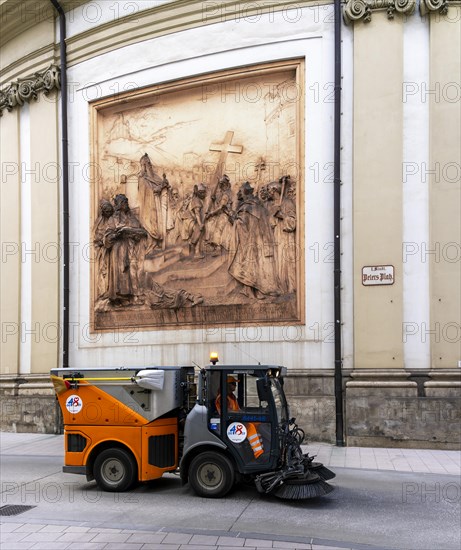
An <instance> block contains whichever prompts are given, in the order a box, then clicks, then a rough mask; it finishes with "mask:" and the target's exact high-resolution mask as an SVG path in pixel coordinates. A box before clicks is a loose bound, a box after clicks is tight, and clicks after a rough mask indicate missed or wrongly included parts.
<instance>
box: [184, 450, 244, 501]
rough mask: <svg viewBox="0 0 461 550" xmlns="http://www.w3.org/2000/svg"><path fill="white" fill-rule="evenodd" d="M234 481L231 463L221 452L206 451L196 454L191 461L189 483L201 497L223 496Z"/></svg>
mask: <svg viewBox="0 0 461 550" xmlns="http://www.w3.org/2000/svg"><path fill="white" fill-rule="evenodd" d="M234 481H235V472H234V468H233V466H232V463H231V461H230V460H229V459H228V458H227V457H225V456H224V455H222V454H219V453H215V452H213V451H208V452H205V453H201V454H199V455H197V456H196V457H195V458H194V459H193V460H192V462H191V465H190V468H189V483H190V484H191V486H192V488H193V489H194V491H195V492H196V493H197V495H199V496H201V497H206V498H220V497H223V496H225V495H227V493H228V492H229V491H230V490H231V489H232V487H233V485H234Z"/></svg>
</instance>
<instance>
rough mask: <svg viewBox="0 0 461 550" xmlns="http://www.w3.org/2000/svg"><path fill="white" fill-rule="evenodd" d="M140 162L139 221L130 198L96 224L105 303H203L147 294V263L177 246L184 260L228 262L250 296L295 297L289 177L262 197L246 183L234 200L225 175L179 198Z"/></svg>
mask: <svg viewBox="0 0 461 550" xmlns="http://www.w3.org/2000/svg"><path fill="white" fill-rule="evenodd" d="M140 164H141V171H140V173H139V178H138V197H139V204H140V207H139V217H138V216H136V215H135V214H134V213H133V211H132V210H131V209H130V207H129V204H128V199H127V197H126V196H125V195H124V194H119V195H117V196H116V197H115V198H114V199H113V203H111V202H110V201H109V200H107V199H103V200H101V202H100V214H99V217H98V218H97V220H96V223H95V226H94V246H95V250H96V266H97V268H96V269H97V272H96V279H97V289H96V298H97V301H99V303H101V302H103V303H105V304H106V305H111V306H122V305H137V304H143V303H148V304H150V305H151V307H153V308H155V307H166V308H174V309H178V308H180V307H184V306H187V305H189V306H194V305H197V304H199V303H203V297H202V296H200V295H192V294H190V293H188V292H187V291H185V290H181V291H175V290H168V289H166V288H164V287H162V286H161V285H159V284H158V283H156V282H153V281H152V282H150V283H149V288H145V283H144V280H145V278H144V273H143V269H144V268H143V262H144V259H145V258H146V257H150V258H152V257H155V256H156V255H158V254H162V253H165V251H166V250H167V249H173V248H175V249H179V250H180V251H181V252H180V256H179V257H180V259H182V260H184V259H185V258H189V259H191V260H194V261H199V260H203V259H204V258H206V257H207V256H209V255H210V256H211V257H216V256H221V257H222V256H225V258H226V260H227V269H228V273H229V275H230V277H232V278H233V280H235V281H237V282H238V285H239V287H240V292H242V293H243V294H244V295H246V296H247V297H248V298H252V297H256V298H265V297H267V296H282V295H287V294H290V293H293V292H295V291H296V206H295V187H294V184H293V182H292V181H291V179H290V176H283V177H282V178H280V179H279V180H277V181H273V182H270V183H268V184H265V185H263V186H261V187H260V189H259V191H258V192H255V189H254V188H253V187H252V186H251V185H250V183H249V182H244V183H243V184H242V185H240V187H239V189H238V192H237V194H236V197H233V194H232V190H231V188H232V186H231V181H230V179H229V177H228V176H227V175H223V176H222V177H220V178H219V179H218V181H217V183H216V185H214V186H207V185H205V184H204V183H200V184H196V185H194V188H193V191H192V192H191V193H189V194H186V195H185V196H184V197H180V194H179V192H178V189H177V188H175V187H174V186H171V185H170V183H169V181H168V179H167V178H166V175H165V174H163V175H162V176H159V175H158V174H157V173H156V172H155V170H154V168H153V166H152V164H151V161H150V159H149V157H148V155H147V154H146V155H144V156H143V157H142V158H141V161H140ZM154 278H155V274H154Z"/></svg>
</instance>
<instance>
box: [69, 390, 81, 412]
mask: <svg viewBox="0 0 461 550" xmlns="http://www.w3.org/2000/svg"><path fill="white" fill-rule="evenodd" d="M82 408H83V401H82V398H81V397H80V396H79V395H71V396H70V397H69V399H68V400H67V401H66V409H67V410H68V411H69V412H70V413H71V414H77V413H79V412H80V411H81V410H82Z"/></svg>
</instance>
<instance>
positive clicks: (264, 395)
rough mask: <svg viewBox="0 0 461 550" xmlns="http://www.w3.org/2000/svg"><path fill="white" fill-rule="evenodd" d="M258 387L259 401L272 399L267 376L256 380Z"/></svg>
mask: <svg viewBox="0 0 461 550" xmlns="http://www.w3.org/2000/svg"><path fill="white" fill-rule="evenodd" d="M256 389H257V391H258V399H259V401H266V402H269V401H270V395H271V392H270V388H269V383H268V381H267V380H266V379H265V378H258V380H256Z"/></svg>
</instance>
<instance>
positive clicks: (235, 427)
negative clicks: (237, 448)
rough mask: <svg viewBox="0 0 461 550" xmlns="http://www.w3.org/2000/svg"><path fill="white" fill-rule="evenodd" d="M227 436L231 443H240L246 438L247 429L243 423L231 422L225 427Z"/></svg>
mask: <svg viewBox="0 0 461 550" xmlns="http://www.w3.org/2000/svg"><path fill="white" fill-rule="evenodd" d="M227 437H228V438H229V439H230V440H231V441H232V443H242V441H245V439H246V438H247V429H246V427H245V426H244V424H242V423H240V422H232V424H230V425H229V426H228V427H227Z"/></svg>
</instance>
